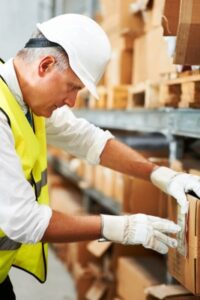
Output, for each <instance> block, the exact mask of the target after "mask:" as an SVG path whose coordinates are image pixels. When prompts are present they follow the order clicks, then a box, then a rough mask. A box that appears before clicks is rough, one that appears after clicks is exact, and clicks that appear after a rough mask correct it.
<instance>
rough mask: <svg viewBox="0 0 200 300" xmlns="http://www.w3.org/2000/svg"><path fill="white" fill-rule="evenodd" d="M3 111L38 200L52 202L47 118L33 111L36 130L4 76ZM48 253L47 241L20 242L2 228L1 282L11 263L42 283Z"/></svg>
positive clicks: (0, 105) (0, 88)
mask: <svg viewBox="0 0 200 300" xmlns="http://www.w3.org/2000/svg"><path fill="white" fill-rule="evenodd" d="M0 110H1V111H2V112H3V113H4V114H5V115H6V117H7V119H8V122H9V124H10V127H11V129H12V133H13V136H14V140H15V150H16V152H17V154H18V156H19V159H20V161H21V165H22V168H23V171H24V176H25V178H26V179H27V180H28V181H29V182H30V184H31V185H32V187H33V189H34V192H35V195H36V201H38V203H40V204H47V205H48V203H49V197H48V187H47V155H46V133H45V121H44V118H43V117H38V116H36V115H34V114H33V124H34V130H33V129H32V127H31V126H30V124H29V122H28V120H27V119H26V116H25V115H24V113H23V111H22V109H21V108H20V106H19V104H18V103H17V101H16V99H15V98H14V96H13V95H12V93H11V92H10V90H9V89H8V87H7V85H6V84H5V83H4V81H3V80H2V79H0ZM0 209H1V208H0ZM47 252H48V245H47V244H46V243H45V244H44V243H42V242H39V243H36V244H20V243H18V242H16V241H13V240H11V239H9V238H8V237H7V236H6V235H5V233H4V232H3V231H2V230H1V229H0V283H1V282H3V281H4V279H5V278H6V277H7V275H8V272H9V270H10V268H11V266H15V267H18V268H20V269H23V270H25V271H27V272H28V273H30V274H32V275H33V276H34V277H36V278H37V279H38V280H39V281H40V282H44V281H45V280H46V275H47V263H46V262H47Z"/></svg>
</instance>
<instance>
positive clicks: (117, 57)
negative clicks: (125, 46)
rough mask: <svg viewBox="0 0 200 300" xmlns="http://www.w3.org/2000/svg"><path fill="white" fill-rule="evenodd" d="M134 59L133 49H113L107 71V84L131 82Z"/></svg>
mask: <svg viewBox="0 0 200 300" xmlns="http://www.w3.org/2000/svg"><path fill="white" fill-rule="evenodd" d="M132 60H133V52H132V50H121V49H118V48H115V49H112V54H111V59H110V61H109V63H108V66H107V69H106V73H105V84H106V85H107V86H110V85H111V86H113V85H120V84H130V83H131V80H132V78H131V76H132Z"/></svg>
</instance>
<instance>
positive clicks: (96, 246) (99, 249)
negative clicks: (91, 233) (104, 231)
mask: <svg viewBox="0 0 200 300" xmlns="http://www.w3.org/2000/svg"><path fill="white" fill-rule="evenodd" d="M111 245H112V242H98V241H92V242H90V243H88V245H87V249H88V251H89V252H91V253H92V254H93V255H95V256H96V257H101V256H102V255H103V254H104V253H105V252H106V251H107V250H108V249H109V248H110V246H111Z"/></svg>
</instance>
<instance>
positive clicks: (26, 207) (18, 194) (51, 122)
mask: <svg viewBox="0 0 200 300" xmlns="http://www.w3.org/2000/svg"><path fill="white" fill-rule="evenodd" d="M0 75H1V76H2V77H3V78H4V80H5V81H6V83H7V85H8V87H9V89H10V90H11V91H12V93H13V95H14V96H15V98H16V100H17V101H18V103H19V105H20V106H21V108H22V110H23V112H24V113H26V112H27V106H26V104H25V102H24V101H23V97H22V92H21V90H20V86H19V83H18V80H17V77H16V73H15V69H14V66H13V59H10V60H9V61H8V62H7V63H5V64H0ZM46 133H47V142H48V144H51V145H54V146H56V147H59V148H62V149H63V150H65V151H67V152H70V153H71V154H74V155H75V156H77V157H79V158H83V159H86V160H87V161H88V162H89V163H91V164H98V163H99V162H100V154H101V153H102V151H103V149H104V146H105V144H106V142H107V141H108V139H111V138H113V136H112V134H111V133H110V132H109V131H103V130H101V129H100V128H98V127H95V126H94V125H92V124H90V123H88V122H87V121H86V120H84V119H81V118H76V117H75V116H74V114H73V113H72V111H71V110H70V109H69V108H68V107H67V106H64V107H62V108H59V109H57V110H56V111H54V112H53V114H52V116H51V117H50V118H48V119H46ZM51 216H52V210H51V208H50V207H48V206H47V205H39V204H38V203H37V201H35V194H34V191H33V189H32V187H31V185H30V184H29V183H28V182H27V180H26V178H25V177H24V173H23V170H22V166H21V163H20V160H19V157H18V155H17V153H16V151H15V146H14V137H13V134H12V131H11V128H10V126H9V124H8V122H7V119H6V117H5V115H4V114H3V113H2V112H1V111H0V228H1V229H2V230H3V231H4V232H5V234H6V235H7V236H8V237H9V238H11V239H13V240H15V241H18V242H21V243H36V242H38V241H40V240H41V238H42V236H43V234H44V232H45V230H46V229H47V227H48V224H49V221H50V218H51Z"/></svg>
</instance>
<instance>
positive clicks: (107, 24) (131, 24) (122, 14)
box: [101, 0, 144, 35]
mask: <svg viewBox="0 0 200 300" xmlns="http://www.w3.org/2000/svg"><path fill="white" fill-rule="evenodd" d="M134 1H135V0H112V1H110V0H101V7H102V15H103V18H104V19H103V22H102V24H101V25H102V27H103V28H104V30H105V31H106V32H107V33H108V34H109V35H110V34H112V33H113V32H117V33H118V34H120V33H121V32H122V31H123V30H124V29H127V28H129V29H131V30H132V31H134V32H136V33H138V34H141V33H142V32H143V29H144V28H143V27H144V22H143V20H142V17H141V15H140V14H137V15H133V14H131V13H130V10H129V5H130V4H131V3H132V2H134Z"/></svg>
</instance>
